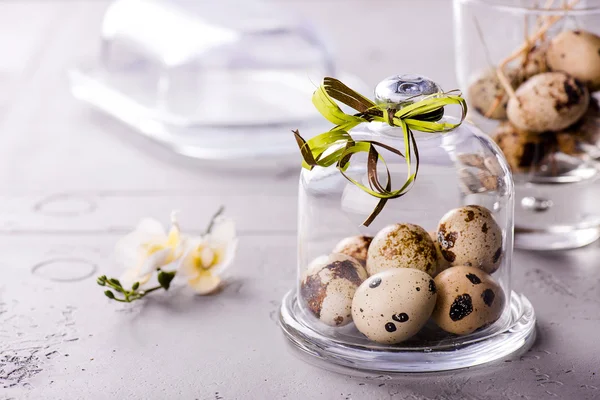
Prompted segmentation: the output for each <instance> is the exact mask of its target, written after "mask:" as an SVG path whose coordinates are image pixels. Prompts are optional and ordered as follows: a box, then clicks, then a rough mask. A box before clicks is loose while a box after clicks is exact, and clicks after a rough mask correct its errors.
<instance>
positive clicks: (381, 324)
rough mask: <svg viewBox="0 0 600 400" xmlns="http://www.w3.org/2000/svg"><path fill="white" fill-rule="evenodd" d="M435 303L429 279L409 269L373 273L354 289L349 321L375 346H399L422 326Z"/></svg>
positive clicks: (434, 290)
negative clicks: (384, 344)
mask: <svg viewBox="0 0 600 400" xmlns="http://www.w3.org/2000/svg"><path fill="white" fill-rule="evenodd" d="M435 303H436V288H435V283H434V281H433V279H432V278H431V276H429V275H428V274H426V273H425V272H423V271H419V270H416V269H412V268H394V269H389V270H387V271H383V272H380V273H378V274H375V275H373V276H371V277H369V279H367V280H366V281H364V282H363V284H362V285H360V287H359V288H358V289H357V290H356V294H355V295H354V300H352V318H353V319H354V325H356V328H357V329H358V330H359V331H360V332H361V333H362V334H364V335H365V336H366V337H368V338H369V339H371V340H373V341H375V342H378V343H388V344H394V343H400V342H402V341H404V340H407V339H409V338H411V337H412V336H414V335H415V334H416V333H417V332H419V330H421V328H422V327H423V326H424V325H425V323H426V322H427V320H428V319H429V317H430V316H431V313H432V311H433V308H434V307H435Z"/></svg>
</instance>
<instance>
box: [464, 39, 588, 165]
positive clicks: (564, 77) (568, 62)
mask: <svg viewBox="0 0 600 400" xmlns="http://www.w3.org/2000/svg"><path fill="white" fill-rule="evenodd" d="M503 71H504V73H505V75H506V78H507V81H508V83H510V85H511V86H512V88H513V90H514V92H515V93H514V94H515V96H509V94H508V93H507V92H506V90H505V88H504V86H503V85H502V84H501V83H500V80H499V78H498V76H497V73H496V72H497V71H496V69H495V68H492V69H486V70H485V71H482V72H481V73H480V74H479V76H478V77H477V78H476V79H475V80H474V81H473V82H472V84H471V85H470V86H469V88H468V91H467V92H468V96H469V102H470V105H471V106H472V108H473V109H474V110H476V111H477V112H478V113H479V114H481V115H482V116H484V117H485V118H488V119H491V120H499V121H501V123H500V124H499V125H498V127H497V128H496V131H495V132H494V133H493V134H492V136H493V137H494V139H495V141H496V143H497V144H498V145H499V147H500V148H501V149H502V151H503V152H504V155H505V156H506V159H507V160H508V163H509V166H510V167H511V169H512V170H513V172H515V173H526V172H539V171H547V172H548V173H550V174H555V175H558V174H560V173H561V171H560V168H557V167H556V166H555V165H554V163H555V161H554V160H555V158H556V157H555V156H556V154H558V153H561V154H566V155H568V156H572V157H578V158H585V157H586V155H585V153H586V152H585V149H586V147H589V146H590V145H594V146H598V144H599V143H600V140H599V139H600V138H599V136H600V111H599V108H598V103H597V100H596V98H597V97H594V95H596V96H598V94H600V92H599V93H596V94H595V93H594V92H596V91H600V36H598V35H596V34H594V33H591V32H586V31H583V30H565V31H562V32H560V33H558V34H556V35H555V36H554V37H548V38H546V37H544V39H540V40H539V41H538V42H537V43H535V44H534V45H533V46H532V47H530V48H529V49H528V50H527V51H524V53H523V55H522V57H521V59H520V60H519V62H518V65H509V66H508V67H507V68H505V69H504V70H503Z"/></svg>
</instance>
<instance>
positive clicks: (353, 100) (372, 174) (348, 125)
mask: <svg viewBox="0 0 600 400" xmlns="http://www.w3.org/2000/svg"><path fill="white" fill-rule="evenodd" d="M335 100H337V101H339V102H340V103H342V104H345V105H346V106H348V107H350V108H352V109H353V110H355V111H357V113H356V114H353V115H350V114H346V113H345V112H344V111H342V109H341V108H340V106H339V105H338V104H337V103H336V102H335ZM312 102H313V104H314V105H315V107H316V108H317V110H318V111H319V112H320V113H321V114H322V115H323V116H324V117H325V118H326V119H327V120H328V121H330V122H332V123H333V124H335V127H334V128H333V129H332V130H330V131H328V132H325V133H322V134H320V135H317V136H315V137H313V138H311V139H309V140H304V139H303V138H302V136H300V132H298V131H297V130H295V131H293V132H294V136H295V138H296V142H297V143H298V147H299V148H300V154H301V155H302V159H303V161H302V167H303V168H306V169H308V170H312V169H313V168H314V167H316V166H319V167H329V166H332V165H334V164H335V165H336V167H337V168H338V170H339V171H340V173H341V174H342V175H343V176H344V177H345V178H346V179H348V181H350V182H352V183H353V184H354V185H356V186H357V187H358V188H360V189H361V190H362V191H364V192H366V193H368V194H370V195H371V196H374V197H376V198H378V199H379V202H378V203H377V206H376V207H375V208H374V210H373V211H372V212H371V214H370V215H369V216H368V217H367V219H366V220H365V221H364V222H363V225H364V226H369V224H370V223H371V222H373V220H374V219H375V218H376V217H377V215H378V214H379V213H380V212H381V210H383V208H384V206H385V204H386V202H387V201H388V200H390V199H394V198H398V197H401V196H403V195H405V194H406V193H407V192H408V190H410V188H411V187H412V185H413V183H414V182H415V180H416V179H417V174H418V172H419V151H418V149H417V142H416V140H415V137H414V134H413V132H412V131H413V130H417V131H422V132H429V133H436V132H437V133H444V132H447V131H450V130H452V129H454V128H456V127H458V126H459V125H460V124H461V123H462V122H463V121H464V119H465V116H466V114H467V104H466V102H465V100H464V98H462V97H461V94H460V92H459V91H456V90H453V91H450V92H445V93H436V94H433V95H429V96H426V97H424V98H422V99H420V100H418V101H414V102H412V103H407V104H406V105H404V106H403V107H401V108H397V107H394V106H392V105H389V104H376V103H374V102H373V101H371V100H369V99H368V98H366V97H364V96H363V95H361V94H359V93H357V92H355V91H354V90H352V89H350V88H349V87H348V86H346V85H345V84H343V83H342V82H341V81H339V80H337V79H335V78H329V77H327V78H325V79H324V80H323V84H321V86H320V87H319V88H318V89H317V90H316V91H315V93H314V94H313V98H312ZM448 105H458V106H460V109H461V117H460V118H459V122H458V123H450V122H447V121H443V120H442V118H443V116H444V113H445V110H444V107H445V106H448ZM372 121H377V122H384V123H386V124H388V125H390V126H393V127H400V128H402V132H403V138H404V153H402V152H401V151H399V150H398V149H396V148H394V147H392V146H388V145H386V144H384V143H380V142H376V141H371V140H362V141H355V140H354V139H353V138H352V136H351V135H350V133H349V131H350V130H351V129H352V128H354V127H355V126H357V125H359V124H361V123H363V122H372ZM377 147H380V148H382V149H385V150H387V151H389V152H391V153H393V154H396V155H398V156H399V157H402V158H404V159H405V162H406V166H407V170H408V171H407V178H406V181H405V182H404V184H403V185H402V186H401V187H400V188H399V189H396V190H392V183H391V174H390V170H389V168H388V167H387V164H386V162H385V160H384V159H383V157H382V156H381V154H380V153H379V151H378V150H377ZM361 152H366V153H367V155H368V156H367V180H368V183H369V186H365V185H363V184H362V183H360V182H358V181H356V180H355V179H353V178H351V177H350V176H349V175H347V174H346V170H347V169H348V166H349V165H350V160H351V159H352V156H353V155H355V154H357V153H361ZM413 156H414V160H415V166H414V172H413V168H412V165H411V162H412V161H411V160H412V159H413ZM380 160H381V162H382V163H383V165H384V167H385V171H386V182H385V184H383V185H382V183H381V182H380V180H379V175H378V172H377V164H378V163H379V161H380Z"/></svg>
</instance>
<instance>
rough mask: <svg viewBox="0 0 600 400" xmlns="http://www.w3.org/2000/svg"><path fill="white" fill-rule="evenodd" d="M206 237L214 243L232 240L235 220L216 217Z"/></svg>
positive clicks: (234, 233)
mask: <svg viewBox="0 0 600 400" xmlns="http://www.w3.org/2000/svg"><path fill="white" fill-rule="evenodd" d="M208 237H209V240H210V241H211V242H214V243H228V242H230V241H232V240H234V239H235V238H236V231H235V222H234V221H233V219H231V218H228V217H217V219H216V220H215V223H214V225H213V227H212V229H211V231H210V233H209V234H208Z"/></svg>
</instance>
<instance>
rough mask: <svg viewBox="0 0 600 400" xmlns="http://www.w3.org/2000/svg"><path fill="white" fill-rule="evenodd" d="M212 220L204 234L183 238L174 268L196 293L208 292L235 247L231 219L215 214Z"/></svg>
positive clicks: (214, 288)
mask: <svg viewBox="0 0 600 400" xmlns="http://www.w3.org/2000/svg"><path fill="white" fill-rule="evenodd" d="M213 222H214V223H213V224H212V227H211V229H210V231H209V232H208V233H207V234H206V235H204V236H201V237H196V238H191V239H189V240H188V241H187V243H186V252H185V255H184V256H183V257H182V258H181V260H180V264H179V268H178V272H177V275H178V276H181V277H183V278H185V279H187V282H188V284H189V285H190V286H191V287H192V288H193V289H194V290H195V291H196V292H197V293H198V294H209V293H212V292H214V291H215V290H216V289H217V288H218V287H219V285H220V283H221V278H220V276H219V275H220V274H222V273H223V271H225V269H226V268H227V267H229V265H230V264H231V262H232V261H233V258H234V257H235V252H236V248H237V237H236V231H235V223H234V222H233V220H232V219H230V218H225V217H216V218H215V219H214V221H213Z"/></svg>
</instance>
